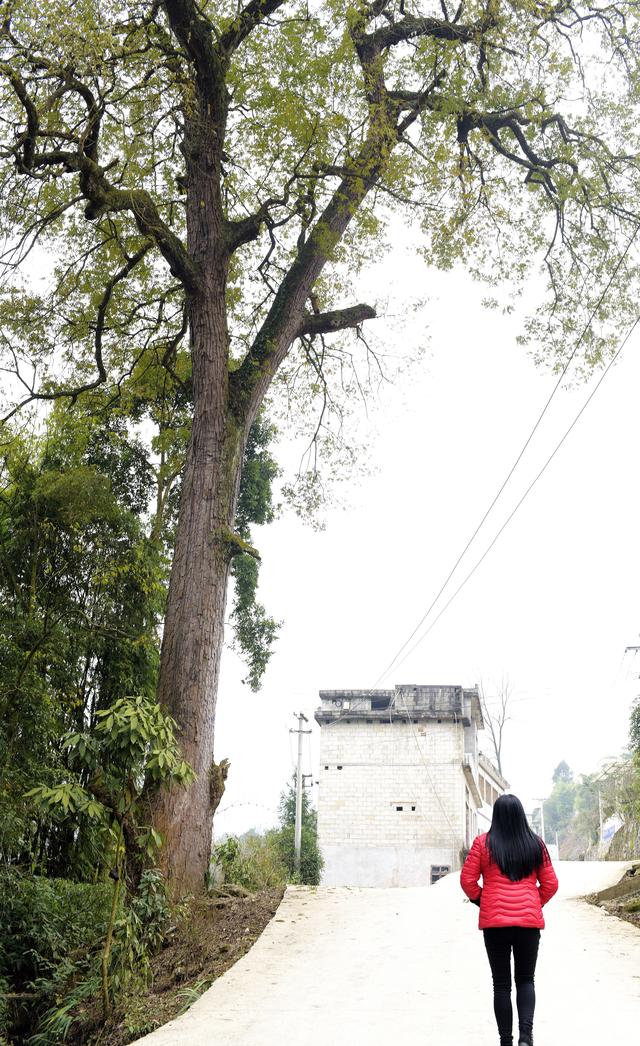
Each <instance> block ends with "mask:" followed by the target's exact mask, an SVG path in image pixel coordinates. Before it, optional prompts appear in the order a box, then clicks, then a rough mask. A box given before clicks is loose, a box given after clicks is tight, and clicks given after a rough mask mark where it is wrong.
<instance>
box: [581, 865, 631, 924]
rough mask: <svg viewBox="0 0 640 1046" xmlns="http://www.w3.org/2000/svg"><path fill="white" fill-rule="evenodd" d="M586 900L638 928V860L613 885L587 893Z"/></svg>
mask: <svg viewBox="0 0 640 1046" xmlns="http://www.w3.org/2000/svg"><path fill="white" fill-rule="evenodd" d="M587 900H588V901H590V902H591V904H597V905H598V907H600V908H604V909H605V911H606V912H608V914H609V915H617V916H618V918H619V919H626V920H627V922H630V923H633V925H634V926H637V927H638V929H640V861H636V862H634V864H633V865H632V866H631V868H629V869H628V870H627V871H626V872H625V873H624V875H623V876H622V879H621V880H620V882H619V883H616V884H615V886H609V887H608V888H607V889H606V890H600V892H599V893H592V894H589V895H588V897H587Z"/></svg>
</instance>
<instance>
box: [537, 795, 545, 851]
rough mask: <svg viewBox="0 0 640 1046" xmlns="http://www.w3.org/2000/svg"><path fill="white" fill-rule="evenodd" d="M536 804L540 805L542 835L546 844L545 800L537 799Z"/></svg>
mask: <svg viewBox="0 0 640 1046" xmlns="http://www.w3.org/2000/svg"><path fill="white" fill-rule="evenodd" d="M536 802H538V803H540V835H541V837H542V842H543V843H544V842H545V838H544V799H537V800H536Z"/></svg>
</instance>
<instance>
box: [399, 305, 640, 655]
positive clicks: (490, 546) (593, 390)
mask: <svg viewBox="0 0 640 1046" xmlns="http://www.w3.org/2000/svg"><path fill="white" fill-rule="evenodd" d="M639 323H640V315H639V316H636V318H635V320H634V321H633V324H632V325H631V327H630V328H629V330H628V331H627V333H626V335H625V337H624V339H623V341H622V342H621V344H620V345H619V347H618V349H617V351H616V353H615V355H614V356H612V358H611V359H610V360H609V363H608V364H607V366H606V367H605V369H604V370H603V372H602V374H601V375H600V378H599V379H598V381H597V382H596V384H595V385H594V387H593V389H592V390H591V392H590V394H589V396H588V397H587V399H586V400H585V402H584V403H583V404H582V407H581V408H580V410H579V411H578V413H577V414H576V416H575V418H574V419H573V421H572V422H571V424H570V425H569V428H568V429H567V430H566V431H565V433H564V435H563V436H562V438H561V439H560V440H559V441H558V443H556V445H555V447H554V449H553V450H552V452H551V454H550V455H549V457H548V458H547V459H546V461H545V463H544V465H543V466H542V468H541V469H540V471H539V472H538V473H537V475H536V476H535V477H534V479H533V480H532V481H531V483H530V484H529V486H528V487H527V489H526V490H525V492H524V494H523V495H522V497H521V498H520V500H519V501H518V502H517V504H516V506H515V508H514V509H512V511H511V512H510V513H509V515H508V516H507V518H506V520H505V521H504V523H503V524H502V526H501V527H500V529H499V531H498V532H497V534H496V535H495V537H494V538H493V540H492V541H491V544H490V545H489V546H488V547H487V548H486V549H485V551H484V552H483V554H482V556H481V557H480V559H479V560H478V561H477V562H476V563H475V564H474V566H473V567H472V568H471V570H470V571H469V573H468V574H467V575H466V576H465V577H464V578H463V580H462V581H461V582H460V584H459V585H458V587H457V588H456V590H455V591H454V593H453V595H452V596H450V598H449V599H448V600H447V602H446V603H445V604H444V606H443V607H442V609H441V610H440V611H439V612H438V614H437V615H436V617H435V618H434V619H433V621H432V622H431V624H430V625H429V627H428V628H427V630H426V631H425V632H423V634H422V635H421V636H420V637H419V638H418V639H417V641H416V642H415V643H414V644H413V646H412V647H410V648H409V650H408V651H407V653H406V654H405V655H404V657H403V658H401V660H400V661H398V662H397V663H396V664H395V668H396V669H397V668H399V667H400V665H402V664H403V663H404V662H405V661H406V659H407V658H408V657H409V656H410V654H412V653H413V651H414V650H415V649H416V647H418V646H419V645H420V643H422V642H423V640H425V639H426V637H427V636H428V635H429V633H430V632H431V629H432V628H433V627H434V626H435V625H436V624H437V622H438V621H439V620H440V618H441V617H442V615H443V614H444V612H445V610H447V608H448V607H450V606H451V604H452V603H453V601H454V599H455V598H456V596H457V595H458V593H459V592H461V591H462V589H463V588H464V587H465V585H466V584H467V582H468V581H469V580H470V579H471V578H472V577H473V575H474V574H475V572H476V570H477V569H478V567H479V566H480V565H481V564H482V563H483V562H484V560H485V559H486V557H487V556H488V555H489V553H490V552H491V549H492V548H493V546H494V545H495V544H496V542H497V540H498V538H499V537H500V536H501V534H502V533H503V532H504V531H505V530H506V528H507V527H508V525H509V523H510V522H511V520H512V519H513V517H514V516H515V514H516V512H517V511H518V509H519V508H520V506H521V505H522V503H523V502H524V501H525V499H526V498H527V497H528V496H529V494H530V493H531V491H532V490H533V488H534V487H535V485H536V483H537V482H538V480H539V479H540V477H541V476H542V475H543V473H544V472H546V470H547V468H548V467H549V465H550V464H551V462H552V461H553V459H554V458H555V456H556V454H557V453H558V451H559V450H560V448H561V447H562V445H563V444H564V442H565V440H566V439H567V437H568V436H569V434H570V433H571V432H572V431H573V429H574V428H575V426H576V425H577V423H578V421H579V419H580V418H581V417H582V415H583V414H584V412H585V410H586V409H587V407H588V405H589V403H590V402H591V400H592V399H593V397H594V396H595V394H596V392H597V391H598V389H599V388H600V386H601V385H602V382H603V381H604V379H605V378H606V376H607V374H608V373H609V371H610V370H611V368H612V367H613V365H614V363H615V362H616V360H617V359H618V357H619V356H620V353H621V352H622V350H623V349H624V347H625V345H626V344H627V342H628V340H629V338H630V337H631V335H632V334H633V332H634V330H635V329H636V327H637V326H638V324H639ZM425 617H426V615H425ZM424 620H425V619H424V618H423V621H424ZM418 627H420V626H418ZM413 635H415V631H414V632H413ZM413 635H412V637H411V638H413ZM404 645H405V646H406V643H405V644H404ZM403 649H404V647H403ZM385 674H386V673H385Z"/></svg>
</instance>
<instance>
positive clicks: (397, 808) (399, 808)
mask: <svg viewBox="0 0 640 1046" xmlns="http://www.w3.org/2000/svg"><path fill="white" fill-rule="evenodd" d="M403 809H404V807H402V806H396V810H403Z"/></svg>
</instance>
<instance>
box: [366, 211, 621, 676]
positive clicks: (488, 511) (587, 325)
mask: <svg viewBox="0 0 640 1046" xmlns="http://www.w3.org/2000/svg"><path fill="white" fill-rule="evenodd" d="M639 230H640V225H636V227H635V229H634V231H633V233H632V235H631V237H630V239H629V242H628V243H627V246H626V247H625V249H624V251H623V253H622V254H621V255H620V257H619V258H618V261H617V263H616V266H615V268H614V270H613V272H612V274H611V276H610V278H609V281H608V283H607V285H606V287H605V288H604V290H603V291H602V293H601V295H600V297H599V299H598V301H597V303H596V305H595V306H594V308H593V309H592V311H591V314H590V316H589V319H588V320H587V322H586V324H585V326H584V329H583V330H582V333H581V334H580V337H579V338H578V340H577V341H576V344H575V345H574V347H573V351H572V353H571V355H570V356H569V358H568V360H567V362H566V363H565V365H564V367H563V369H562V371H561V373H560V376H559V378H558V380H557V382H556V384H555V385H554V387H553V389H552V391H551V395H550V396H549V398H548V399H547V402H546V403H545V405H544V407H543V408H542V411H541V413H540V415H539V416H538V419H537V421H536V423H535V425H534V426H533V428H532V429H531V432H530V433H529V435H528V436H527V439H526V440H525V442H524V444H523V446H522V449H521V450H520V453H519V454H518V456H517V458H516V460H515V461H514V463H513V465H512V466H511V468H510V469H509V472H508V473H507V476H506V478H505V479H504V480H503V482H502V484H501V486H500V488H499V489H498V492H497V493H496V494H495V496H494V498H493V500H492V501H491V504H490V505H489V507H488V509H487V510H486V512H485V514H484V515H483V517H482V519H481V520H480V522H479V523H478V525H477V527H476V529H475V530H474V532H473V534H472V535H471V537H470V538H469V540H468V541H467V543H466V545H465V546H464V548H463V550H462V552H461V553H460V555H459V556H458V558H457V560H456V561H455V563H454V565H453V567H452V568H451V570H450V571H449V573H448V574H447V577H446V578H445V580H444V581H443V583H442V585H441V586H440V589H439V590H438V593H437V595H436V596H435V597H434V599H433V600H432V602H431V604H430V605H429V608H428V609H427V611H426V612H425V614H423V616H422V617H421V618H420V621H418V624H417V625H416V627H415V628H414V630H413V632H412V633H411V635H410V636H409V637H408V639H406V640H405V641H404V643H403V644H402V646H401V647H400V649H399V650H398V651H397V653H396V654H395V656H394V657H393V658H392V660H391V661H390V662H389V664H388V666H387V668H386V669H385V670H384V671H383V672H382V673H381V674H380V675H379V676H378V678H377V679H376V681H375V683H374V684H373V685H374V687H376V686H377V685H378V683H379V682H380V681H381V680H382V679H384V677H385V676H386V675H388V674H389V672H390V671H391V669H392V668H394V667H395V668H398V667H399V665H400V664H402V661H404V660H405V658H403V659H402V661H401V662H399V663H398V664H396V661H397V659H398V658H399V657H400V654H401V653H402V651H403V650H404V649H405V647H406V646H408V644H409V643H410V642H411V640H412V639H413V637H414V636H415V634H416V632H417V631H418V630H419V628H420V627H421V626H422V625H423V624H424V622H425V621H426V619H427V618H428V617H429V615H430V613H431V611H432V610H433V608H434V607H435V605H436V603H437V602H438V600H439V599H440V596H441V595H442V593H443V592H444V590H445V589H446V587H447V585H448V584H449V582H450V580H451V578H452V577H453V575H454V574H455V572H456V570H457V569H458V567H459V565H460V563H461V562H462V560H463V559H464V556H465V555H466V553H467V552H468V550H469V548H470V547H471V545H472V544H473V542H474V541H475V539H476V537H477V535H478V533H479V532H480V530H481V529H482V527H483V526H484V523H485V522H486V520H487V518H488V516H489V515H490V513H491V512H492V510H493V508H494V506H495V504H496V502H497V501H498V499H499V498H500V496H501V495H502V492H503V491H504V489H505V487H506V486H507V484H508V482H509V480H510V479H511V477H512V475H513V473H514V472H515V470H516V468H517V467H518V465H519V464H520V462H521V460H522V458H523V456H524V454H525V452H526V450H527V447H528V446H529V444H530V443H531V440H532V439H533V437H534V435H535V433H536V432H537V430H538V428H539V427H540V424H541V423H542V420H543V418H544V417H545V415H546V413H547V411H548V409H549V407H550V405H551V403H552V401H553V399H554V398H555V395H556V393H557V392H558V389H559V388H560V386H561V384H562V382H563V380H564V377H565V375H566V373H567V371H568V369H569V367H570V366H571V363H572V362H573V360H574V358H575V355H576V352H577V351H578V348H579V347H580V345H581V344H582V342H583V341H584V338H585V336H586V334H587V332H588V330H589V328H590V327H591V324H592V323H593V319H594V317H595V315H596V313H597V311H598V309H599V308H600V306H601V305H602V302H603V301H604V299H605V297H606V295H607V293H608V291H609V288H610V287H611V284H612V283H613V281H614V279H615V278H616V276H617V274H618V271H619V269H620V267H621V266H622V263H623V262H624V260H625V258H626V256H627V254H628V253H629V250H630V248H631V245H632V244H633V241H634V240H635V238H636V236H637V234H638V231H639ZM632 329H633V328H632ZM629 333H631V332H629ZM623 344H624V343H623ZM614 358H615V357H614ZM607 369H608V368H607ZM604 373H605V374H606V371H605V372H604ZM603 376H604V375H603ZM587 402H588V401H587ZM436 620H437V618H436ZM412 649H413V648H412Z"/></svg>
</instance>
